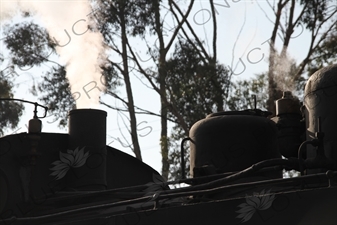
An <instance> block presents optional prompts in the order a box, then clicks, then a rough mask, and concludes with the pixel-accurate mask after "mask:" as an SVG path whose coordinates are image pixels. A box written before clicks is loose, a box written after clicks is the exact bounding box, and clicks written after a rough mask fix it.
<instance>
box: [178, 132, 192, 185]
mask: <svg viewBox="0 0 337 225" xmlns="http://www.w3.org/2000/svg"><path fill="white" fill-rule="evenodd" d="M188 140H191V138H189V137H187V138H184V139H183V140H182V141H181V145H180V157H181V179H185V154H184V143H185V141H188Z"/></svg>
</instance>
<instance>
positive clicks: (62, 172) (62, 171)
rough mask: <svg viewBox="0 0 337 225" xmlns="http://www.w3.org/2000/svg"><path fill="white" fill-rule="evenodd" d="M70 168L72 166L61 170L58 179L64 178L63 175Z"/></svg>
mask: <svg viewBox="0 0 337 225" xmlns="http://www.w3.org/2000/svg"><path fill="white" fill-rule="evenodd" d="M69 168H70V167H67V168H65V169H63V170H61V171H60V172H59V173H58V174H57V176H56V180H59V179H61V178H63V177H64V176H65V175H66V174H67V172H68V170H69Z"/></svg>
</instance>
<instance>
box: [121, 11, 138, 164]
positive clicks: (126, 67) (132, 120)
mask: <svg viewBox="0 0 337 225" xmlns="http://www.w3.org/2000/svg"><path fill="white" fill-rule="evenodd" d="M120 19H121V33H122V58H123V77H124V82H125V88H126V93H127V97H128V110H129V115H130V126H131V139H132V146H133V152H134V153H135V155H136V158H137V159H139V160H141V161H142V155H141V152H140V146H139V142H138V135H137V120H136V114H135V106H134V102H133V94H132V88H131V82H130V76H129V65H128V55H127V39H126V38H127V37H126V25H125V18H124V15H121V16H120Z"/></svg>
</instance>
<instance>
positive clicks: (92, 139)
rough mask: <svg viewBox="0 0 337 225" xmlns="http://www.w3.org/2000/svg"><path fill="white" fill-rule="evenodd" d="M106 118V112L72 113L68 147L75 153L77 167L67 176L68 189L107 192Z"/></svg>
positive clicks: (70, 114)
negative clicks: (105, 190) (103, 190)
mask: <svg viewBox="0 0 337 225" xmlns="http://www.w3.org/2000/svg"><path fill="white" fill-rule="evenodd" d="M106 116H107V113H106V112H105V111H102V110H97V109H75V110H71V111H70V112H69V144H68V148H69V149H70V151H73V152H72V153H73V154H74V160H75V162H74V165H75V166H74V168H71V169H73V171H69V172H68V173H67V177H66V180H67V184H68V187H70V188H74V189H77V190H102V189H106V185H107V184H106ZM76 166H77V167H76Z"/></svg>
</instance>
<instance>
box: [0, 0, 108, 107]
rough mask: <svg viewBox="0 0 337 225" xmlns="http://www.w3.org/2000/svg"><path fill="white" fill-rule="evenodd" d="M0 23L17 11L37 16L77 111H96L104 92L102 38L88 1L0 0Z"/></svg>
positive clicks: (103, 50)
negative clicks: (54, 43) (62, 69)
mask: <svg viewBox="0 0 337 225" xmlns="http://www.w3.org/2000/svg"><path fill="white" fill-rule="evenodd" d="M0 3H1V6H0V7H1V8H0V18H1V19H0V20H6V19H10V18H11V17H13V16H15V15H16V14H17V13H18V11H19V10H22V11H28V12H30V13H32V14H34V15H37V16H38V17H39V18H40V20H41V22H42V23H43V24H42V26H44V27H45V28H46V29H47V30H48V32H49V34H50V36H51V37H52V38H53V39H54V40H56V41H57V43H58V46H57V48H56V51H57V53H58V54H59V55H60V60H61V64H63V65H65V67H66V71H67V78H68V80H69V83H70V86H71V92H72V95H73V97H74V99H75V100H76V107H77V108H97V107H98V105H99V97H100V94H101V92H102V91H104V89H105V86H104V79H103V78H102V77H101V76H102V70H101V69H100V65H102V63H104V59H105V49H104V47H103V37H102V35H101V34H100V33H99V32H92V31H90V30H88V27H89V26H90V27H91V28H94V26H95V25H94V24H93V23H92V22H90V21H89V16H88V15H89V14H90V13H92V9H91V7H90V4H89V2H88V1H86V0H83V1H78V0H76V1H75V0H67V1H65V0H63V1H62V0H48V1H46V0H34V1H26V0H21V1H20V0H11V1H8V0H7V1H6V0H1V2H0Z"/></svg>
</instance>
